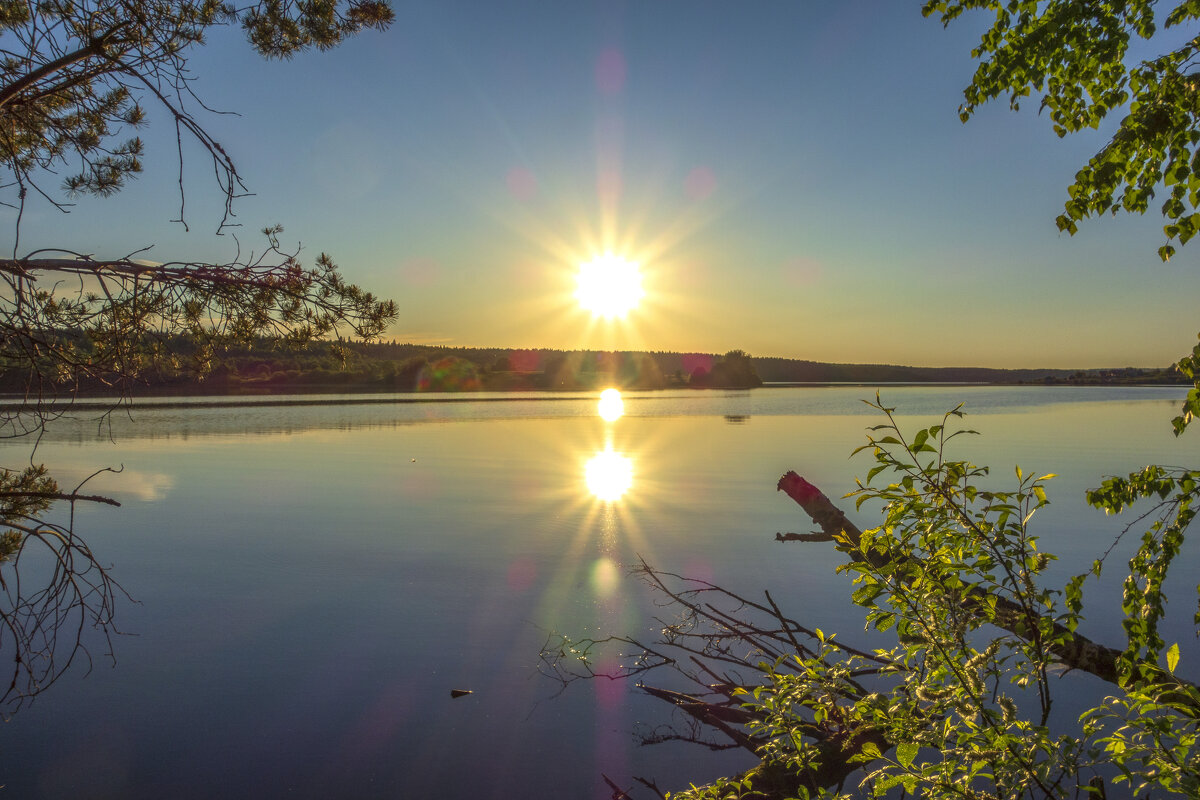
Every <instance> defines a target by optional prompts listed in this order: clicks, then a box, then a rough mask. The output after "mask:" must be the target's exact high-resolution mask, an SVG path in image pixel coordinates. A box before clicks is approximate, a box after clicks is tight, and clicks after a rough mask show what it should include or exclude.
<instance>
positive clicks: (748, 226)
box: [0, 0, 1200, 367]
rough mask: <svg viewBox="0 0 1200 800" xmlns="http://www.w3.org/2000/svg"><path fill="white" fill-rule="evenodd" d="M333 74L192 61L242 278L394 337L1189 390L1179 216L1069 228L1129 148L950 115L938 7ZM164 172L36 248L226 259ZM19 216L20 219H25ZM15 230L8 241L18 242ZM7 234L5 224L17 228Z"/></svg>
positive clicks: (469, 46)
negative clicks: (601, 278) (1102, 377)
mask: <svg viewBox="0 0 1200 800" xmlns="http://www.w3.org/2000/svg"><path fill="white" fill-rule="evenodd" d="M394 7H395V10H396V21H395V23H394V24H393V26H392V27H391V29H390V30H388V31H387V32H385V33H375V32H370V33H366V34H363V35H361V36H359V37H357V38H355V39H352V40H350V41H349V42H347V43H346V44H344V45H342V46H341V47H340V48H338V49H336V50H334V51H331V52H328V53H313V54H306V55H303V56H301V57H298V58H296V59H294V60H292V61H288V62H265V61H263V60H261V59H260V58H258V57H257V56H255V55H254V54H253V53H252V51H251V50H250V49H249V47H248V46H246V45H245V43H244V42H243V41H242V40H241V39H240V36H239V35H237V34H236V32H221V33H218V34H217V35H214V36H213V37H212V38H211V42H210V44H209V45H208V46H207V47H206V48H204V49H203V50H200V51H197V52H196V53H195V55H194V57H193V59H192V67H193V69H194V71H195V73H196V74H197V76H198V77H199V81H198V83H197V85H196V88H197V91H198V93H199V94H200V95H201V96H202V97H203V98H204V99H205V101H206V102H207V103H208V104H209V105H211V106H213V107H214V108H217V109H220V110H222V111H232V112H237V114H238V115H239V116H216V115H209V114H203V113H202V114H201V119H202V121H204V122H205V123H206V125H207V126H208V128H209V129H210V130H211V131H212V132H213V133H214V134H215V135H216V137H217V138H218V139H219V140H220V141H221V142H222V143H223V144H224V145H225V147H226V149H227V150H228V151H229V152H230V153H231V154H232V155H233V157H234V158H235V160H236V161H237V163H238V165H239V168H240V170H241V172H242V173H243V175H244V176H245V179H246V182H247V184H248V187H249V190H250V191H252V192H254V196H253V197H247V198H243V199H241V200H239V201H238V203H237V205H236V207H235V210H236V212H237V214H238V221H240V222H241V223H242V224H243V225H244V226H245V227H244V228H243V229H241V231H240V232H239V233H238V238H239V239H240V241H241V246H242V247H243V249H250V248H258V247H260V245H261V241H262V239H261V236H259V235H257V234H256V233H255V232H256V231H257V230H259V229H261V228H262V227H263V226H265V225H270V224H274V223H277V222H278V223H281V224H283V225H284V226H285V229H286V231H285V234H284V236H283V238H284V240H285V241H286V242H294V243H299V244H301V245H302V246H303V248H304V253H303V256H302V257H303V258H304V259H305V260H306V261H307V262H308V263H311V262H312V261H313V260H314V259H315V257H316V255H317V254H318V253H320V252H328V253H330V254H331V255H332V256H333V257H334V259H335V260H336V261H337V263H338V264H339V265H340V266H341V268H342V271H343V272H344V273H345V275H346V276H347V277H348V278H349V279H350V280H352V281H353V282H355V283H358V284H359V285H362V286H364V287H365V288H368V289H370V290H372V291H374V292H376V293H377V294H379V295H382V296H385V297H391V298H393V299H395V300H396V301H397V303H398V306H399V312H400V315H399V319H398V321H397V323H396V325H395V326H394V328H393V330H392V331H391V332H389V334H388V335H387V338H389V339H391V338H395V339H397V340H400V341H411V342H421V343H438V344H447V345H464V346H496V347H512V348H531V347H556V348H597V349H599V348H605V349H649V350H683V351H704V352H724V351H726V350H729V349H733V348H740V349H743V350H746V351H748V352H750V353H752V354H753V355H764V356H784V357H794V358H806V359H813V360H819V361H841V362H856V363H880V362H887V363H903V364H916V365H974V366H996V367H1018V366H1028V367H1102V366H1126V365H1135V366H1165V365H1166V364H1168V363H1170V362H1172V361H1174V360H1176V359H1177V358H1178V357H1179V356H1180V355H1182V354H1183V353H1184V352H1185V351H1187V350H1188V349H1190V347H1191V345H1192V344H1193V343H1194V342H1195V335H1196V331H1197V330H1200V312H1198V309H1200V302H1198V301H1200V269H1198V264H1197V260H1198V259H1200V244H1193V245H1192V246H1190V247H1187V248H1182V249H1181V250H1180V253H1179V255H1177V256H1176V257H1175V258H1174V259H1173V260H1172V262H1171V263H1170V264H1165V265H1164V264H1161V263H1160V262H1159V260H1158V258H1157V255H1156V254H1155V250H1156V248H1157V247H1158V245H1160V244H1161V243H1162V242H1163V236H1162V232H1161V226H1162V221H1161V218H1160V217H1159V216H1158V215H1157V214H1151V215H1148V216H1146V217H1143V218H1130V217H1124V216H1122V217H1116V218H1103V219H1098V220H1091V221H1088V222H1085V223H1083V224H1082V225H1081V227H1080V232H1079V233H1078V234H1077V235H1076V236H1074V237H1069V236H1066V235H1065V234H1059V233H1058V231H1057V230H1056V228H1055V226H1054V217H1055V216H1056V215H1057V214H1058V213H1059V212H1060V210H1061V208H1062V204H1063V201H1064V200H1065V198H1066V187H1067V185H1068V183H1069V182H1070V180H1071V177H1072V176H1073V175H1074V173H1075V171H1076V170H1078V169H1079V167H1080V166H1082V165H1083V164H1084V163H1085V161H1086V159H1087V158H1088V157H1089V156H1090V155H1091V154H1092V153H1093V152H1095V151H1096V150H1097V149H1098V148H1099V147H1100V146H1102V145H1103V143H1104V142H1105V141H1106V132H1105V131H1099V132H1096V133H1094V134H1092V133H1089V134H1087V135H1077V136H1074V137H1071V138H1068V139H1063V140H1060V139H1058V138H1057V137H1056V136H1055V135H1054V134H1053V132H1052V131H1051V130H1050V125H1049V122H1048V121H1047V120H1046V119H1044V118H1039V117H1038V116H1037V114H1036V102H1034V103H1030V104H1029V106H1030V107H1029V108H1028V110H1024V111H1021V112H1020V113H1016V114H1014V113H1012V112H1010V111H1009V110H1008V108H1007V105H1006V104H1005V103H999V104H996V105H995V106H994V107H991V108H987V109H984V110H983V111H982V112H981V113H979V114H978V115H977V117H976V118H975V119H973V120H972V121H971V122H969V123H968V124H966V125H963V124H962V123H960V122H959V120H958V115H957V109H958V105H959V102H960V100H961V97H962V95H961V92H962V89H963V87H964V86H965V85H966V84H967V83H968V82H969V80H970V77H971V74H972V72H973V70H974V65H973V63H972V61H971V59H970V48H971V46H972V45H973V44H974V43H975V42H976V41H977V37H978V33H979V31H980V30H981V29H982V27H983V25H984V23H985V20H984V19H983V18H974V19H972V18H969V17H968V18H966V19H964V20H960V21H959V22H958V23H956V24H955V25H953V26H952V27H951V28H950V29H949V30H946V29H943V28H942V26H941V24H940V23H939V22H937V21H936V20H926V19H923V18H922V17H921V14H920V3H919V2H918V0H909V2H896V1H895V0H876V1H867V0H861V1H860V0H853V1H852V0H842V1H840V2H833V1H832V0H831V1H830V2H824V1H822V0H807V1H800V0H786V1H785V0H761V1H759V2H753V3H737V2H731V0H718V1H716V2H712V1H710V0H695V1H693V2H688V3H682V2H668V1H667V0H651V1H650V2H645V1H643V2H627V3H621V2H597V3H546V2H533V1H532V0H515V1H513V2H504V3H484V2H455V1H454V0H432V1H430V2H424V1H422V2H418V3H408V2H397V3H395V6H394ZM142 137H143V139H144V140H145V141H146V144H147V149H148V155H147V158H146V159H145V163H146V172H145V174H144V175H142V176H141V177H140V178H139V179H138V180H137V181H135V182H134V183H133V184H132V185H131V186H130V187H129V188H127V189H126V190H125V191H124V192H122V193H121V194H119V195H118V196H116V197H114V198H110V199H105V200H95V199H86V200H82V201H80V202H79V203H78V204H77V206H76V207H75V208H74V210H73V211H72V212H71V213H70V214H69V215H65V216H64V215H62V214H61V213H59V212H57V211H55V210H53V209H51V208H49V207H47V206H39V207H36V208H33V209H32V210H30V211H27V212H26V218H25V221H24V225H23V227H22V239H21V250H22V251H23V252H27V251H29V250H32V249H34V248H36V247H51V246H66V247H70V248H73V249H76V250H80V251H83V252H89V253H94V254H95V255H97V256H100V257H116V256H122V255H125V254H128V253H130V252H132V251H134V250H136V249H138V248H140V247H144V246H146V245H154V248H153V249H152V250H151V251H150V252H149V253H148V254H145V256H144V257H147V258H154V259H158V260H163V261H166V260H176V259H181V258H182V259H203V260H211V261H224V260H228V259H231V258H232V257H233V256H234V254H235V242H234V241H233V240H232V238H231V237H230V236H228V235H226V236H222V237H217V236H215V235H213V232H214V230H215V229H216V227H217V223H218V222H219V220H220V210H219V205H220V203H219V200H220V198H219V195H218V193H217V192H216V191H215V190H214V189H212V187H211V169H210V167H209V164H208V162H207V161H206V158H205V156H204V154H203V153H202V152H199V151H198V150H197V148H195V147H189V148H187V149H185V163H184V170H185V183H186V186H187V219H188V222H189V224H190V232H185V231H184V230H183V229H182V227H181V226H179V225H177V224H172V223H170V222H169V220H170V219H171V218H173V217H175V216H176V215H177V213H178V207H179V198H178V185H177V180H178V165H177V163H176V160H177V154H176V145H175V139H174V130H173V127H171V126H170V125H169V124H167V123H166V121H165V120H163V119H162V118H161V115H157V116H153V117H152V123H151V125H150V127H149V128H147V129H146V130H145V131H144V132H143V133H142ZM0 211H2V212H3V213H4V214H10V213H11V212H9V211H8V210H7V209H2V210H0ZM0 221H2V220H0ZM10 222H11V220H10ZM606 250H610V251H612V252H614V253H617V254H621V255H624V256H626V257H628V258H630V259H634V260H637V261H638V262H640V264H641V268H642V272H643V275H644V287H645V291H646V296H645V298H644V300H643V301H642V303H641V305H640V306H639V308H638V309H637V310H636V311H634V312H633V313H631V314H630V315H629V316H628V317H627V318H626V319H625V320H624V321H619V322H596V321H594V320H592V318H591V317H590V315H589V314H587V313H586V312H583V311H581V310H579V309H578V308H577V305H576V302H575V300H574V298H573V297H572V292H573V290H574V279H575V273H576V271H577V270H578V265H579V262H580V261H583V260H587V259H589V258H590V257H592V256H593V255H595V254H598V253H601V252H603V251H606Z"/></svg>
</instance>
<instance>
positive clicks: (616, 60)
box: [596, 48, 626, 94]
mask: <svg viewBox="0 0 1200 800" xmlns="http://www.w3.org/2000/svg"><path fill="white" fill-rule="evenodd" d="M625 76H626V68H625V56H623V55H622V54H621V51H620V50H617V49H615V48H609V49H607V50H605V51H603V52H602V53H600V56H599V57H598V58H597V59H596V88H597V89H599V90H600V93H601V94H617V93H618V92H620V91H621V90H622V89H623V88H625Z"/></svg>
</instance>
